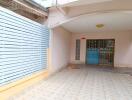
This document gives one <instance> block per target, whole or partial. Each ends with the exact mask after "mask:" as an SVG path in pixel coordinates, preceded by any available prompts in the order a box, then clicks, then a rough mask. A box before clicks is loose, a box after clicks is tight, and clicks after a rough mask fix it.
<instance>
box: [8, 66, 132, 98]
mask: <svg viewBox="0 0 132 100" xmlns="http://www.w3.org/2000/svg"><path fill="white" fill-rule="evenodd" d="M80 66H81V67H82V68H81V69H71V70H69V69H64V70H63V71H61V72H59V73H57V74H56V75H54V76H52V77H50V78H48V79H47V80H44V81H42V82H41V83H39V84H38V85H35V86H33V87H30V88H28V89H26V90H25V91H23V92H22V93H20V94H19V95H17V96H15V97H12V98H10V100H132V76H130V75H127V74H120V73H115V72H114V71H112V70H110V69H108V70H107V69H104V68H97V67H96V68H92V67H84V66H83V65H80Z"/></svg>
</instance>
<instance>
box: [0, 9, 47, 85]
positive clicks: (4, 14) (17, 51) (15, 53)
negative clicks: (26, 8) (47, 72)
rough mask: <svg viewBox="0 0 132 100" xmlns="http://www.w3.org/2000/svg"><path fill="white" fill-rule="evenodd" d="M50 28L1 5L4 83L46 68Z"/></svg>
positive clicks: (0, 51) (0, 77) (0, 47)
mask: <svg viewBox="0 0 132 100" xmlns="http://www.w3.org/2000/svg"><path fill="white" fill-rule="evenodd" d="M48 46H49V30H48V28H47V27H46V26H43V25H41V24H38V23H36V22H34V21H31V20H29V19H27V18H25V17H22V16H20V15H18V14H16V13H13V12H12V11H9V10H7V9H4V8H2V7H0V86H3V85H6V84H9V83H11V82H14V81H16V80H19V79H21V78H23V77H25V76H27V75H31V74H33V73H35V72H37V71H40V70H43V69H46V67H47V48H48Z"/></svg>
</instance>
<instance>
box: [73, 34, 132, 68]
mask: <svg viewBox="0 0 132 100" xmlns="http://www.w3.org/2000/svg"><path fill="white" fill-rule="evenodd" d="M82 37H85V38H87V39H115V57H114V65H115V67H132V62H131V59H132V35H131V32H113V33H93V34H92V33H91V34H73V35H72V45H71V47H72V49H71V63H82V64H85V56H86V39H85V40H84V39H81V38H82ZM76 39H81V53H80V61H76V60H75V40H76Z"/></svg>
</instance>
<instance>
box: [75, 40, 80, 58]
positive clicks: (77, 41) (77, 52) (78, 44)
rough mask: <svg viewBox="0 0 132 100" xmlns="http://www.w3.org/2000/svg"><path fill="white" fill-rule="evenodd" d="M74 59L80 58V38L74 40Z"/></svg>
mask: <svg viewBox="0 0 132 100" xmlns="http://www.w3.org/2000/svg"><path fill="white" fill-rule="evenodd" d="M75 59H76V60H80V40H79V39H77V40H76V57H75Z"/></svg>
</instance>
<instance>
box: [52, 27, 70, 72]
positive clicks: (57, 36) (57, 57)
mask: <svg viewBox="0 0 132 100" xmlns="http://www.w3.org/2000/svg"><path fill="white" fill-rule="evenodd" d="M70 44H71V33H69V32H68V31H66V30H64V29H63V28H61V27H56V28H54V29H53V30H52V35H51V72H52V73H54V72H56V71H58V70H60V69H62V68H63V67H66V66H67V65H68V64H69V62H70V47H71V46H70Z"/></svg>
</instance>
